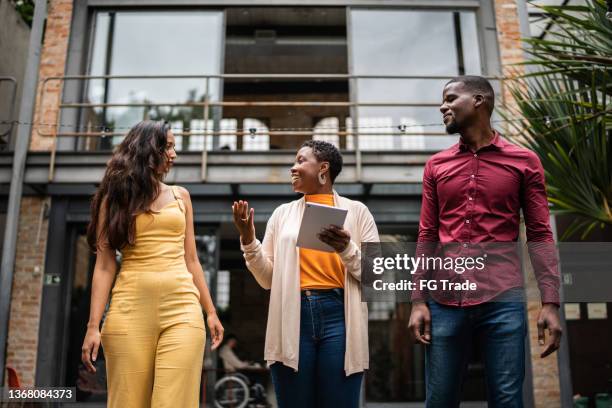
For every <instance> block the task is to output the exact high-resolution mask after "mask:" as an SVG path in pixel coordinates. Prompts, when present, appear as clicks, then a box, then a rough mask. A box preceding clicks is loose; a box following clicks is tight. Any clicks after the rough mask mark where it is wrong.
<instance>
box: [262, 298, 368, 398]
mask: <svg viewBox="0 0 612 408" xmlns="http://www.w3.org/2000/svg"><path fill="white" fill-rule="evenodd" d="M308 293H309V294H306V293H305V291H302V295H301V296H302V307H301V313H302V314H301V316H300V358H299V360H300V361H299V366H298V371H297V372H295V371H293V369H292V368H289V367H287V366H285V365H283V364H282V363H274V364H272V366H271V371H272V382H273V383H274V390H275V392H276V399H277V401H278V406H279V408H314V407H317V408H319V407H320V408H352V407H358V406H359V393H360V390H361V379H362V377H363V373H357V374H352V375H350V376H348V377H347V376H346V375H345V372H344V352H345V348H346V345H345V344H346V330H345V326H344V324H345V323H344V300H343V295H342V291H341V290H339V289H335V290H324V291H309V292H308Z"/></svg>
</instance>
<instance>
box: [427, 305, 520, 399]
mask: <svg viewBox="0 0 612 408" xmlns="http://www.w3.org/2000/svg"><path fill="white" fill-rule="evenodd" d="M427 303H428V305H429V310H430V312H431V344H430V345H429V346H426V348H425V380H426V395H427V397H426V407H427V408H438V407H440V408H452V407H459V400H460V398H461V386H462V383H463V378H464V376H465V372H466V368H467V364H468V360H469V358H470V350H471V349H472V347H471V345H472V342H473V341H477V342H478V343H477V344H478V345H479V348H480V349H481V350H482V352H483V357H484V364H485V379H486V384H487V401H488V406H489V407H503V408H515V407H516V408H522V407H523V393H522V390H523V380H524V378H525V335H526V333H527V324H526V319H525V304H524V302H520V301H519V302H487V303H483V304H480V305H476V306H468V307H456V306H445V305H442V304H440V303H436V302H434V301H429V302H427Z"/></svg>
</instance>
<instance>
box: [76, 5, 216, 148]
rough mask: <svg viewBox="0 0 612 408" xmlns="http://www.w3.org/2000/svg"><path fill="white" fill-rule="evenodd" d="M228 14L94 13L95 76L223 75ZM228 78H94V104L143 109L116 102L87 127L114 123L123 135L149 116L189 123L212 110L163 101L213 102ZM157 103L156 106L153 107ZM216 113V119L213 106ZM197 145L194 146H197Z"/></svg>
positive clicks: (90, 118)
mask: <svg viewBox="0 0 612 408" xmlns="http://www.w3.org/2000/svg"><path fill="white" fill-rule="evenodd" d="M222 36H223V12H221V11H193V10H191V11H172V12H167V11H165V12H156V11H153V12H143V11H138V12H132V11H125V12H123V11H122V12H99V13H97V14H96V16H95V26H94V33H93V49H92V51H91V59H90V74H91V75H133V76H137V77H143V76H159V75H185V76H188V75H219V74H220V73H221V66H222V61H221V55H222V41H223V37H222ZM220 82H221V81H220V80H219V79H218V78H217V79H211V80H210V81H209V82H208V83H207V81H206V79H204V78H172V79H160V78H130V79H110V80H92V81H90V83H89V87H88V90H87V97H88V99H89V101H90V102H93V103H108V104H125V103H139V104H142V106H132V107H122V106H109V107H107V108H106V109H104V108H99V109H94V110H93V112H91V113H90V115H89V116H87V115H86V116H85V121H86V125H87V124H90V123H92V122H93V124H94V125H98V126H99V125H102V124H104V125H108V127H109V128H110V129H114V130H115V131H117V132H118V133H124V132H125V131H127V129H129V127H130V126H132V125H134V123H136V122H138V121H140V120H142V119H145V118H150V119H160V118H163V119H167V120H169V121H172V122H178V121H181V122H183V126H182V127H183V128H190V126H191V124H190V122H191V120H193V119H200V120H201V123H200V124H203V121H204V118H205V114H204V109H203V107H202V106H198V107H176V106H156V105H155V104H160V103H162V104H164V103H187V102H202V101H204V100H205V98H206V97H207V96H208V99H209V100H210V101H212V102H215V101H219V100H220V97H221V95H220V94H221V83H220ZM147 104H150V105H147ZM209 118H211V120H212V119H214V118H215V109H210V111H209ZM120 140H121V139H120V138H119V137H115V138H114V139H113V144H116V143H118V142H119V141H120ZM187 142H192V143H193V146H192V145H191V144H190V143H187ZM181 147H182V148H183V149H192V150H201V149H202V148H203V136H201V135H200V136H199V137H193V138H191V139H190V140H189V139H185V140H184V141H183V142H182V144H181Z"/></svg>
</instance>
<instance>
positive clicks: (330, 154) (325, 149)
mask: <svg viewBox="0 0 612 408" xmlns="http://www.w3.org/2000/svg"><path fill="white" fill-rule="evenodd" d="M302 147H310V148H311V149H312V152H313V153H314V155H315V157H316V158H317V160H318V161H320V162H324V161H326V162H329V176H330V177H331V181H332V183H333V182H334V181H335V180H336V177H338V174H340V172H341V171H342V155H341V154H340V151H339V150H338V149H337V148H336V146H334V145H333V144H331V143H328V142H324V141H323V140H307V141H305V142H304V143H303V144H302V146H301V147H300V149H301V148H302Z"/></svg>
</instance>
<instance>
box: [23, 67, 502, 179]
mask: <svg viewBox="0 0 612 408" xmlns="http://www.w3.org/2000/svg"><path fill="white" fill-rule="evenodd" d="M450 78H451V77H448V76H410V75H349V74H222V75H97V76H96V75H68V76H50V77H46V78H43V79H41V86H40V87H39V89H40V91H39V92H40V94H39V98H38V101H39V102H38V104H37V110H38V113H39V114H37V115H36V117H37V118H41V117H43V115H41V114H40V109H41V108H42V107H45V106H46V98H47V95H48V94H49V92H48V87H49V84H50V83H53V82H59V86H58V88H59V95H62V93H63V92H62V91H63V86H64V84H65V82H66V81H92V80H103V81H111V80H130V79H131V80H145V79H155V80H171V79H194V80H203V81H204V99H203V100H202V101H187V102H128V103H108V102H104V103H90V102H64V101H60V103H59V104H57V107H56V119H55V123H54V124H41V123H38V124H36V123H35V124H34V130H35V132H36V133H37V134H38V136H40V137H45V138H52V139H53V143H52V147H51V160H50V165H49V166H50V169H49V181H52V180H53V172H54V168H55V159H56V154H57V139H58V138H64V137H109V136H123V135H125V134H126V133H127V131H125V132H116V131H115V130H113V128H112V127H106V125H104V126H101V127H100V128H103V129H102V130H100V131H93V130H92V128H93V127H95V126H93V125H92V124H91V122H88V123H87V124H86V125H84V126H81V127H82V128H84V129H86V130H85V131H61V130H60V128H61V127H63V126H62V124H61V123H60V118H61V116H62V113H63V112H64V111H65V110H66V109H95V108H101V109H106V108H118V107H123V108H135V107H136V108H138V107H139V108H149V109H151V108H154V107H187V108H196V109H197V108H200V109H202V117H203V128H202V129H197V130H193V129H189V131H186V132H185V131H179V132H174V134H175V135H176V136H203V137H204V141H203V149H202V169H201V171H202V181H206V173H207V155H208V149H207V146H208V138H209V137H215V136H224V135H232V136H233V135H235V136H236V137H240V136H246V135H251V136H252V135H253V129H235V130H218V129H214V128H209V121H210V119H211V118H210V112H211V108H224V107H243V108H252V107H271V108H272V107H298V108H306V107H308V108H312V107H321V108H329V107H341V108H348V109H349V110H350V113H351V114H350V117H351V118H352V119H353V123H354V126H352V127H351V128H350V129H349V128H347V127H346V126H344V127H343V126H339V127H338V129H337V130H329V132H327V131H323V132H322V131H321V130H317V129H315V128H308V129H305V128H302V129H287V130H285V129H277V130H275V129H271V130H267V131H265V132H264V133H265V135H268V136H275V135H283V136H315V135H316V136H351V137H352V138H353V148H354V151H355V157H356V172H357V174H358V175H359V174H361V150H360V147H359V138H360V136H380V135H384V136H417V135H418V136H442V135H446V133H445V132H426V131H419V132H411V131H408V130H406V129H403V130H402V129H401V126H400V127H396V129H397V130H395V131H390V132H384V133H382V132H381V131H380V130H378V131H376V130H375V129H381V128H383V127H384V126H371V127H370V128H372V129H374V131H367V130H364V129H366V128H367V127H364V126H359V124H358V123H359V122H358V112H357V108H364V107H389V108H397V107H405V108H410V107H431V108H437V107H439V105H440V104H439V103H432V102H428V101H416V102H396V101H382V102H380V101H377V102H355V101H283V100H277V101H213V100H211V99H210V92H209V91H210V86H211V81H213V80H219V81H221V80H240V79H242V80H253V81H265V80H268V81H283V80H310V81H315V82H322V81H330V80H346V81H348V82H349V89H357V84H356V81H358V80H363V79H382V80H439V81H444V80H449V79H450ZM489 79H492V80H498V81H500V82H501V81H503V79H502V78H498V77H490V78H489ZM502 85H503V82H502ZM349 93H350V91H349ZM501 96H502V97H503V92H501ZM351 99H355V98H353V97H351ZM149 109H144V112H143V119H148V113H149ZM439 125H441V123H440V124H439ZM412 126H413V125H410V127H412ZM414 126H417V125H414ZM427 126H431V125H427ZM44 127H49V128H51V130H50V131H48V132H43V131H41V128H44ZM341 128H345V130H340V129H341ZM358 178H359V176H358Z"/></svg>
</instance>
